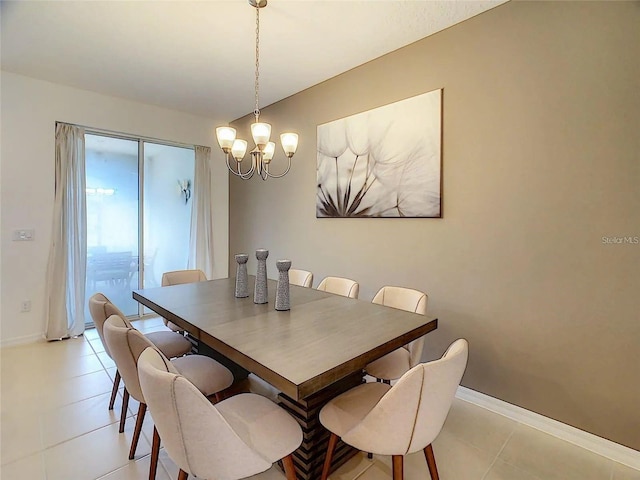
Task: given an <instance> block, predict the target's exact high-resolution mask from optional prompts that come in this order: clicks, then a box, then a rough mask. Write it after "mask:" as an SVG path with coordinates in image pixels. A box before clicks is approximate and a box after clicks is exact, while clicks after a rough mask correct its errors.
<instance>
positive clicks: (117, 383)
mask: <svg viewBox="0 0 640 480" xmlns="http://www.w3.org/2000/svg"><path fill="white" fill-rule="evenodd" d="M119 386H120V372H119V371H117V370H116V378H114V379H113V388H112V389H111V400H109V410H113V404H114V403H115V401H116V395H118V387H119Z"/></svg>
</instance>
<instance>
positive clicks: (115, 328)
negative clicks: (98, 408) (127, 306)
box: [104, 315, 233, 474]
mask: <svg viewBox="0 0 640 480" xmlns="http://www.w3.org/2000/svg"><path fill="white" fill-rule="evenodd" d="M104 338H105V340H106V342H107V345H108V346H109V350H110V351H111V355H112V356H113V360H114V361H115V362H116V366H117V367H118V371H119V372H120V375H122V380H123V381H124V385H125V388H124V398H123V401H122V413H121V415H120V432H123V431H124V424H125V419H126V418H127V407H128V404H129V396H132V397H133V398H134V399H135V400H137V401H138V402H140V406H139V408H138V418H137V420H136V426H135V430H134V432H133V439H132V440H131V449H130V450H129V459H133V458H134V456H135V453H136V447H137V445H138V439H139V437H140V432H141V430H142V422H143V420H144V416H145V412H146V410H147V404H146V399H145V397H144V395H143V394H142V389H141V388H140V381H139V379H138V357H139V356H140V354H141V353H142V352H143V351H144V350H145V349H146V348H149V347H151V350H153V351H156V352H158V355H159V356H160V357H161V358H164V359H165V363H167V365H171V366H170V367H167V368H171V369H172V371H174V372H180V374H181V375H184V377H186V378H188V379H189V381H190V382H191V383H193V384H194V385H195V387H194V388H197V389H198V390H200V391H201V392H202V393H203V394H204V395H207V396H209V395H213V394H216V396H217V395H218V392H220V391H222V390H224V389H225V388H227V387H229V386H230V385H231V384H232V383H233V375H232V374H231V372H230V371H229V370H228V369H227V368H226V367H224V366H222V365H220V364H219V363H218V362H216V361H215V360H213V359H212V358H209V357H205V356H204V355H187V356H184V357H179V358H176V359H173V360H171V361H169V360H166V357H164V356H163V355H162V354H161V353H160V351H159V350H157V349H156V348H155V346H154V345H153V344H152V343H151V342H150V341H149V340H148V339H147V338H146V337H145V336H144V335H142V333H140V332H139V331H138V330H136V329H135V328H132V327H131V325H130V324H129V323H128V322H127V321H126V320H125V319H123V318H121V317H119V316H118V315H111V316H110V317H109V318H108V319H107V321H106V322H105V324H104ZM159 449H160V442H159V441H158V442H156V439H155V438H154V442H153V446H152V452H151V453H152V466H151V468H152V469H153V472H154V474H155V468H156V466H157V453H158V451H159ZM154 460H155V462H156V463H154Z"/></svg>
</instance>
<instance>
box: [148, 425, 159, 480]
mask: <svg viewBox="0 0 640 480" xmlns="http://www.w3.org/2000/svg"><path fill="white" fill-rule="evenodd" d="M159 456H160V435H159V434H158V429H157V428H156V427H155V426H154V427H153V442H151V465H149V480H156V472H157V471H158V457H159Z"/></svg>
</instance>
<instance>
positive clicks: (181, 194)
mask: <svg viewBox="0 0 640 480" xmlns="http://www.w3.org/2000/svg"><path fill="white" fill-rule="evenodd" d="M85 160H86V179H87V185H86V195H87V288H86V295H87V299H86V300H87V301H86V302H85V305H87V304H88V299H89V297H91V295H93V294H94V293H96V292H101V293H103V294H105V295H106V296H107V297H108V298H109V299H110V300H111V301H112V302H113V303H114V304H116V305H117V306H118V308H120V310H122V312H123V313H124V314H125V315H127V316H133V317H138V316H140V315H142V313H143V311H142V310H141V308H140V306H139V305H138V303H137V302H136V301H135V300H133V298H132V295H131V291H132V290H134V289H137V288H143V287H149V286H159V285H160V279H161V277H162V273H163V272H165V271H169V270H179V269H184V268H187V259H188V253H189V231H190V219H191V204H192V202H191V200H190V198H191V184H192V182H193V172H194V151H193V149H191V148H185V147H179V146H172V145H162V144H158V143H153V142H147V141H144V140H142V139H135V138H133V139H132V138H120V137H112V136H105V135H100V134H86V135H85ZM87 320H88V322H90V321H91V316H90V315H89V314H88V311H87Z"/></svg>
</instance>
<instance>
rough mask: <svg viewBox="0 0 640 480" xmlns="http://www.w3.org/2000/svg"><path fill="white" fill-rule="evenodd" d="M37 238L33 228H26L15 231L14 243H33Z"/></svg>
mask: <svg viewBox="0 0 640 480" xmlns="http://www.w3.org/2000/svg"><path fill="white" fill-rule="evenodd" d="M34 237H35V230H34V229H33V228H25V229H22V230H14V231H13V241H14V242H31V241H33V238H34Z"/></svg>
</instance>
